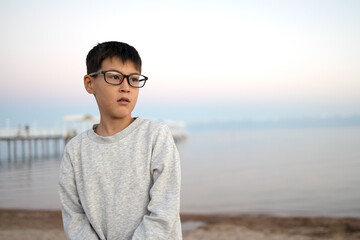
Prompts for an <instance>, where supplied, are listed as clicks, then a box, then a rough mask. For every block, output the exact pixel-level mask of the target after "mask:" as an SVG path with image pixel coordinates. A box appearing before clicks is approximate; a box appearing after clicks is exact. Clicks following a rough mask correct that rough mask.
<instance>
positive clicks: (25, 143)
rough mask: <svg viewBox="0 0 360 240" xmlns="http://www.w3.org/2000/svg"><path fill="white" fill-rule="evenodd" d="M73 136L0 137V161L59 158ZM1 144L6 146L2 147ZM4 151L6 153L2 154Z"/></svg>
mask: <svg viewBox="0 0 360 240" xmlns="http://www.w3.org/2000/svg"><path fill="white" fill-rule="evenodd" d="M72 137H73V136H63V135H47V136H7V137H0V160H2V159H4V158H6V159H8V160H9V161H10V160H12V159H13V160H18V159H23V160H25V159H33V158H39V157H48V156H59V155H60V154H62V150H63V148H64V146H65V144H66V143H67V142H68V141H69V140H70V139H71V138H72ZM3 143H5V144H6V145H7V146H6V147H4V146H3ZM1 151H5V152H6V153H5V154H4V153H2V152H1Z"/></svg>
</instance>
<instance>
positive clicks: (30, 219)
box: [0, 209, 360, 240]
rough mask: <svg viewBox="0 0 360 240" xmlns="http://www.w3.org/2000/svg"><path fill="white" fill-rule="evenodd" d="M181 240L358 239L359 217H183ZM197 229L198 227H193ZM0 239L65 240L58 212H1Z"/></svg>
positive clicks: (359, 237) (359, 234)
mask: <svg viewBox="0 0 360 240" xmlns="http://www.w3.org/2000/svg"><path fill="white" fill-rule="evenodd" d="M181 219H182V221H183V223H184V226H185V225H186V228H187V229H190V230H186V231H183V239H184V240H193V239H204V240H205V239H206V240H215V239H217V240H219V239H227V240H232V239H250V240H265V239H266V240H285V239H290V240H291V239H293V240H310V239H311V240H317V239H337V240H340V239H346V240H352V239H360V219H359V218H329V217H317V218H309V217H275V216H266V215H238V216H227V215H194V214H182V216H181ZM196 227H198V228H196ZM0 239H4V240H5V239H11V240H17V239H19V240H20V239H21V240H33V239H34V240H35V239H36V240H45V239H46V240H64V239H65V234H64V232H63V229H62V221H61V213H60V212H59V211H33V210H6V209H2V210H1V209H0Z"/></svg>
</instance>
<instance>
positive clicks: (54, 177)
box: [0, 122, 360, 218]
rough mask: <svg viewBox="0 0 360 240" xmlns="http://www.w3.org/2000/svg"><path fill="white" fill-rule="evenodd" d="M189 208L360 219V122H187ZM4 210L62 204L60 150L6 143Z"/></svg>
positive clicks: (184, 198)
mask: <svg viewBox="0 0 360 240" xmlns="http://www.w3.org/2000/svg"><path fill="white" fill-rule="evenodd" d="M185 131H186V133H187V135H186V138H184V139H182V140H179V141H177V142H176V144H177V147H178V150H179V152H180V156H181V168H182V190H181V212H182V213H200V214H230V215H236V214H271V215H278V216H330V217H357V218H359V217H360V147H359V146H360V126H359V125H349V126H319V125H315V126H311V125H305V126H297V125H294V126H277V125H266V126H264V125H263V126H256V125H255V126H249V125H246V124H245V125H244V124H241V123H236V122H232V123H226V122H212V123H191V124H187V125H186V128H185ZM0 150H1V152H0V157H1V159H0V208H9V209H52V210H54V209H60V201H59V197H58V193H57V182H58V175H59V166H60V161H61V153H60V154H51V153H50V154H42V155H41V154H40V156H37V157H27V156H26V155H25V156H24V155H22V154H20V153H19V154H18V156H17V159H11V158H8V157H6V155H5V153H4V152H5V151H6V145H5V143H2V145H1V146H0Z"/></svg>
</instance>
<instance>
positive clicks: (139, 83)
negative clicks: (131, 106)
mask: <svg viewBox="0 0 360 240" xmlns="http://www.w3.org/2000/svg"><path fill="white" fill-rule="evenodd" d="M145 80H146V79H145V76H143V75H140V74H132V75H131V76H129V83H130V85H131V86H133V87H136V88H140V87H143V86H144V85H145V82H146V81H145Z"/></svg>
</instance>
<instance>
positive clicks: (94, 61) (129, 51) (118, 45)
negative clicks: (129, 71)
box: [86, 41, 141, 74]
mask: <svg viewBox="0 0 360 240" xmlns="http://www.w3.org/2000/svg"><path fill="white" fill-rule="evenodd" d="M113 57H117V58H119V59H121V61H122V62H123V63H125V62H126V61H131V62H133V63H134V65H135V68H136V70H138V71H139V72H140V73H141V58H140V55H139V53H138V52H137V51H136V49H135V48H134V47H133V46H130V45H129V44H127V43H123V42H116V41H111V42H103V43H99V44H98V45H96V46H95V47H93V49H91V50H90V52H89V53H88V55H87V57H86V67H87V74H90V73H93V72H96V71H98V70H99V69H100V68H101V64H102V62H103V61H104V60H105V59H106V58H113Z"/></svg>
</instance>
